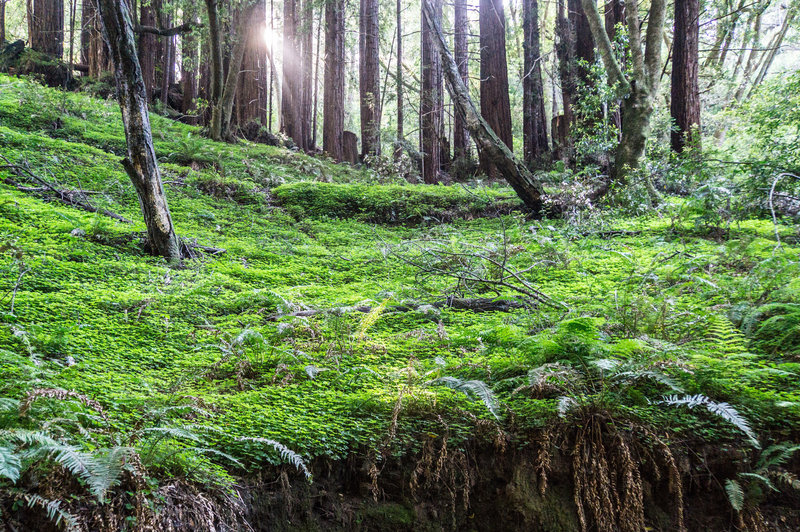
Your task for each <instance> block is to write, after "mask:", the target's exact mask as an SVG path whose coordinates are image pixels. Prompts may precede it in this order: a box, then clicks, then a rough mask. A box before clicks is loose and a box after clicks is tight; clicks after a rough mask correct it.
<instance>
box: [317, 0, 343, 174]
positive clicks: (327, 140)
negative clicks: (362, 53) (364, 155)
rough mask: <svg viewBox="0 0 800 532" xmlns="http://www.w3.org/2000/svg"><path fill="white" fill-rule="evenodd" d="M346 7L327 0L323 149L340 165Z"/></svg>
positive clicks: (337, 2) (341, 1) (341, 2)
mask: <svg viewBox="0 0 800 532" xmlns="http://www.w3.org/2000/svg"><path fill="white" fill-rule="evenodd" d="M344 5H345V1H344V0H328V1H327V2H326V3H325V75H324V88H323V95H322V149H323V151H324V152H325V153H327V154H328V155H329V156H330V157H331V158H333V160H335V161H337V162H341V161H342V159H343V157H344V152H343V148H342V134H343V133H344V37H345V32H344V30H345V27H344V20H345V18H344Z"/></svg>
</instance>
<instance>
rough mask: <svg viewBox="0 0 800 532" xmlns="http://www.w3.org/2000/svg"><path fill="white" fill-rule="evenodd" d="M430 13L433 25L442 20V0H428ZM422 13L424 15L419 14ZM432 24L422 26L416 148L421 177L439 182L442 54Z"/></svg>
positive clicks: (442, 110)
mask: <svg viewBox="0 0 800 532" xmlns="http://www.w3.org/2000/svg"><path fill="white" fill-rule="evenodd" d="M430 7H431V15H432V16H433V17H434V19H435V24H436V25H440V24H441V20H442V0H431V2H430ZM423 16H424V15H423ZM434 31H435V29H434V26H433V25H431V24H423V26H422V85H421V91H422V92H421V94H420V106H419V115H420V117H419V118H420V148H421V151H422V180H423V181H424V182H425V183H428V184H433V183H438V182H439V171H440V170H441V155H442V154H441V151H442V150H441V146H440V143H441V140H442V126H443V124H444V106H443V105H442V104H443V97H442V96H443V94H442V92H443V91H442V54H441V52H440V50H439V47H438V46H437V44H436V35H435V34H434Z"/></svg>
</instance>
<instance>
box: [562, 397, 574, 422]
mask: <svg viewBox="0 0 800 532" xmlns="http://www.w3.org/2000/svg"><path fill="white" fill-rule="evenodd" d="M577 406H578V402H577V401H576V400H575V399H573V398H572V397H567V396H563V397H559V398H558V415H559V416H560V417H564V416H566V415H567V414H568V413H569V411H570V410H572V409H573V408H576V407H577Z"/></svg>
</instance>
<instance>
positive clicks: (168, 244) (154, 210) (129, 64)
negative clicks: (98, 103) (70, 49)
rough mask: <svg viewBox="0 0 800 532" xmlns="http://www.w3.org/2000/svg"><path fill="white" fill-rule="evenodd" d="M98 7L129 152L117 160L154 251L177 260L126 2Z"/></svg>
mask: <svg viewBox="0 0 800 532" xmlns="http://www.w3.org/2000/svg"><path fill="white" fill-rule="evenodd" d="M97 8H98V12H99V14H100V17H101V19H102V22H103V33H104V34H105V37H106V41H107V42H108V46H109V49H110V50H111V56H112V58H113V62H114V66H115V78H116V84H117V98H118V100H119V105H120V109H121V110H122V123H123V126H124V128H125V138H126V140H127V152H128V156H127V158H125V159H124V160H123V163H122V164H123V166H124V168H125V171H126V172H127V173H128V177H130V179H131V182H132V183H133V186H134V188H135V189H136V193H137V195H138V196H139V204H140V206H141V208H142V215H143V217H144V222H145V225H146V226H147V237H148V242H149V244H150V247H151V249H152V251H153V253H154V254H156V255H160V256H162V257H165V258H166V259H167V260H170V261H175V262H176V261H179V260H180V258H181V255H180V244H179V242H178V237H177V235H176V234H175V228H174V227H173V225H172V217H171V216H170V212H169V207H168V206H167V198H166V196H165V195H164V188H163V186H162V184H161V173H160V170H159V168H158V161H157V159H156V152H155V148H154V147H153V136H152V133H151V130H150V116H149V115H148V112H147V93H146V92H145V89H144V80H143V78H142V69H141V66H140V65H139V58H138V57H137V55H136V41H135V39H134V34H133V23H132V21H131V11H130V6H129V4H128V0H97Z"/></svg>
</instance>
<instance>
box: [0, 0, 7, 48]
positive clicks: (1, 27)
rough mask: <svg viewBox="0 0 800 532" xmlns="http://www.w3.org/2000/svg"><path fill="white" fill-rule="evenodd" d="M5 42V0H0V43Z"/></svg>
mask: <svg viewBox="0 0 800 532" xmlns="http://www.w3.org/2000/svg"><path fill="white" fill-rule="evenodd" d="M4 42H6V0H0V45H2V44H3V43H4Z"/></svg>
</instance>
